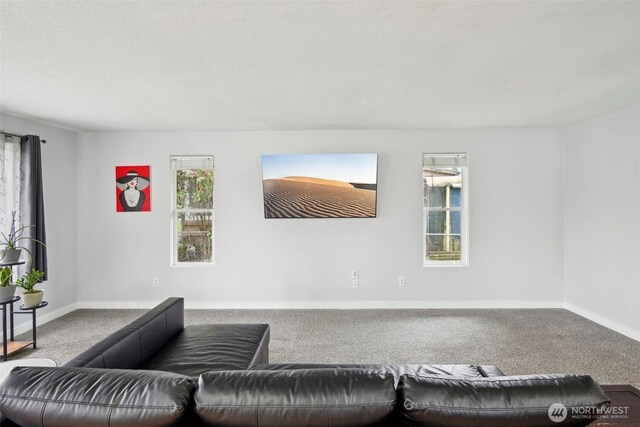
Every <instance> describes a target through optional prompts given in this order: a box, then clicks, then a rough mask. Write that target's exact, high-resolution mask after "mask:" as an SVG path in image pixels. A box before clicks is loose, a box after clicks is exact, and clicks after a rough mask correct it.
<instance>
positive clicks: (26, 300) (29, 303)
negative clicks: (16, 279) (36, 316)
mask: <svg viewBox="0 0 640 427" xmlns="http://www.w3.org/2000/svg"><path fill="white" fill-rule="evenodd" d="M42 298H44V291H43V290H38V291H34V292H33V293H32V294H27V293H24V292H23V293H22V302H23V304H24V306H25V308H31V307H36V306H39V305H40V303H41V302H42Z"/></svg>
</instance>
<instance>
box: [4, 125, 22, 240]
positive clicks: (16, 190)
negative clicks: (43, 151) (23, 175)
mask: <svg viewBox="0 0 640 427" xmlns="http://www.w3.org/2000/svg"><path fill="white" fill-rule="evenodd" d="M19 202H20V139H19V138H15V137H12V136H4V135H3V136H2V137H1V138H0V231H2V232H3V233H8V232H9V229H10V228H11V222H12V216H13V214H12V213H13V212H16V222H19V219H20V213H19ZM16 226H19V225H18V224H16Z"/></svg>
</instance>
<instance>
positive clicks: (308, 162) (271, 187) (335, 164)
mask: <svg viewBox="0 0 640 427" xmlns="http://www.w3.org/2000/svg"><path fill="white" fill-rule="evenodd" d="M377 174H378V155H377V154H277V155H264V156H262V183H263V193H264V216H265V218H375V216H376V197H377Z"/></svg>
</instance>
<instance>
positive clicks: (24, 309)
mask: <svg viewBox="0 0 640 427" xmlns="http://www.w3.org/2000/svg"><path fill="white" fill-rule="evenodd" d="M48 305H49V303H48V302H46V301H42V302H41V303H40V304H39V305H36V306H35V307H25V306H24V304H23V305H21V306H20V307H19V308H20V311H14V312H13V314H31V316H32V317H31V320H32V322H33V327H32V328H31V332H32V337H33V348H36V310H37V309H39V308H42V307H46V306H48Z"/></svg>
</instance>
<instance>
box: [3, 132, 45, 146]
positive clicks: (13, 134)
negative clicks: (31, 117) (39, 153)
mask: <svg viewBox="0 0 640 427" xmlns="http://www.w3.org/2000/svg"><path fill="white" fill-rule="evenodd" d="M0 133H1V134H3V135H7V136H13V137H15V138H22V137H23V136H24V135H18V134H17V133H9V132H5V131H3V130H0ZM40 142H42V143H43V144H46V143H47V140H46V139H41V140H40Z"/></svg>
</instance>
